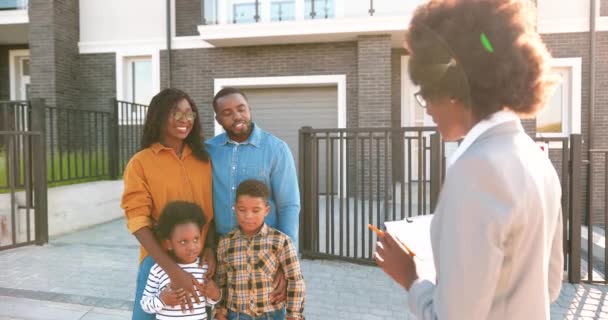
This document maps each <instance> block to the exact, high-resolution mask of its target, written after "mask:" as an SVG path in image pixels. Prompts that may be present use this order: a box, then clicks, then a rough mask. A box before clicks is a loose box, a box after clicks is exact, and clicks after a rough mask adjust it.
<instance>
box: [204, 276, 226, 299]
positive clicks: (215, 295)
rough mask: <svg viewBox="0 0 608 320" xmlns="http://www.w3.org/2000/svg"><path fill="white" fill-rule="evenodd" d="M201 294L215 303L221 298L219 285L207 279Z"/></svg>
mask: <svg viewBox="0 0 608 320" xmlns="http://www.w3.org/2000/svg"><path fill="white" fill-rule="evenodd" d="M201 293H202V294H203V296H205V297H207V298H209V299H211V300H215V301H217V300H219V299H220V297H221V293H220V288H219V287H218V286H217V283H215V281H213V280H211V279H207V280H205V281H204V282H203V291H202V292H201Z"/></svg>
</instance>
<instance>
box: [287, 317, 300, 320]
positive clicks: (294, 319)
mask: <svg viewBox="0 0 608 320" xmlns="http://www.w3.org/2000/svg"><path fill="white" fill-rule="evenodd" d="M287 320H298V319H296V318H295V317H287Z"/></svg>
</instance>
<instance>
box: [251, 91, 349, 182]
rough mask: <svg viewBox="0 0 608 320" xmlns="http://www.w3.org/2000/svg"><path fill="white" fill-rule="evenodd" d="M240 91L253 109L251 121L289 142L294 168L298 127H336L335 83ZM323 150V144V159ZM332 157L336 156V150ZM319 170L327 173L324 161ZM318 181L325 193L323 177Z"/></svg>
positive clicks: (320, 152) (336, 103) (320, 155)
mask: <svg viewBox="0 0 608 320" xmlns="http://www.w3.org/2000/svg"><path fill="white" fill-rule="evenodd" d="M243 91H244V92H245V94H246V95H247V99H248V101H249V105H250V107H251V109H252V110H251V112H252V117H253V121H255V123H256V124H258V125H259V126H260V127H261V128H262V129H264V130H266V131H268V132H270V133H272V134H274V135H276V136H277V137H279V138H281V139H282V140H284V141H285V142H286V143H287V144H288V145H289V148H290V149H291V152H292V154H293V156H294V161H295V163H296V168H297V167H298V159H299V158H298V131H299V129H300V128H301V127H303V126H310V127H313V128H337V127H338V111H337V110H338V108H337V105H338V96H337V88H336V86H329V87H300V88H265V89H244V90H243ZM320 147H321V146H320ZM325 152H326V151H325V148H324V147H323V148H320V150H319V159H325ZM334 157H337V150H336V152H335V154H334ZM319 172H322V173H323V175H322V176H324V173H325V172H326V168H325V163H324V162H323V161H320V163H319ZM334 172H337V171H334ZM320 180H321V181H320V184H321V185H320V186H319V187H320V191H321V192H324V190H325V179H320ZM334 181H337V179H336V180H334Z"/></svg>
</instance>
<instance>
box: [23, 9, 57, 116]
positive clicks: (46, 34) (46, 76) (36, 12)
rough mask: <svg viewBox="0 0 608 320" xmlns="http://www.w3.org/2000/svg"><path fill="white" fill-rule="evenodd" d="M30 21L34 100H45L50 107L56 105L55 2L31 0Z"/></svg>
mask: <svg viewBox="0 0 608 320" xmlns="http://www.w3.org/2000/svg"><path fill="white" fill-rule="evenodd" d="M28 12H29V20H30V31H29V41H30V56H31V60H30V74H31V87H30V90H31V91H30V92H31V96H32V98H44V99H46V103H47V104H49V105H55V104H56V100H55V92H56V87H55V80H56V79H55V70H56V69H57V66H56V64H55V56H56V55H55V43H54V39H55V35H54V30H53V28H52V26H53V16H54V10H53V2H52V1H46V0H31V1H30V2H29V10H28Z"/></svg>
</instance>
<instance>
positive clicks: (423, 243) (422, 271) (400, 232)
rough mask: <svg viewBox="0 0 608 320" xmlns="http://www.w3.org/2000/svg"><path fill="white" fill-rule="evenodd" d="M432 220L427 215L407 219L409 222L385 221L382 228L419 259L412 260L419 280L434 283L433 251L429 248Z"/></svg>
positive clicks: (430, 216)
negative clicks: (394, 236)
mask: <svg viewBox="0 0 608 320" xmlns="http://www.w3.org/2000/svg"><path fill="white" fill-rule="evenodd" d="M432 218H433V216H432V215H427V216H420V217H415V218H409V219H408V220H409V221H408V220H398V221H386V222H385V223H384V227H385V228H386V230H387V231H388V232H390V233H392V234H394V235H396V236H397V238H398V239H399V240H401V241H402V242H403V243H405V244H406V245H407V246H408V247H409V248H410V249H412V251H414V252H415V253H416V256H417V257H418V258H421V259H417V258H414V261H416V269H417V271H418V275H419V276H420V278H422V279H426V280H430V281H431V282H433V283H435V277H436V273H435V264H434V262H433V249H432V247H431V219H432ZM410 221H411V222H410Z"/></svg>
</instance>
